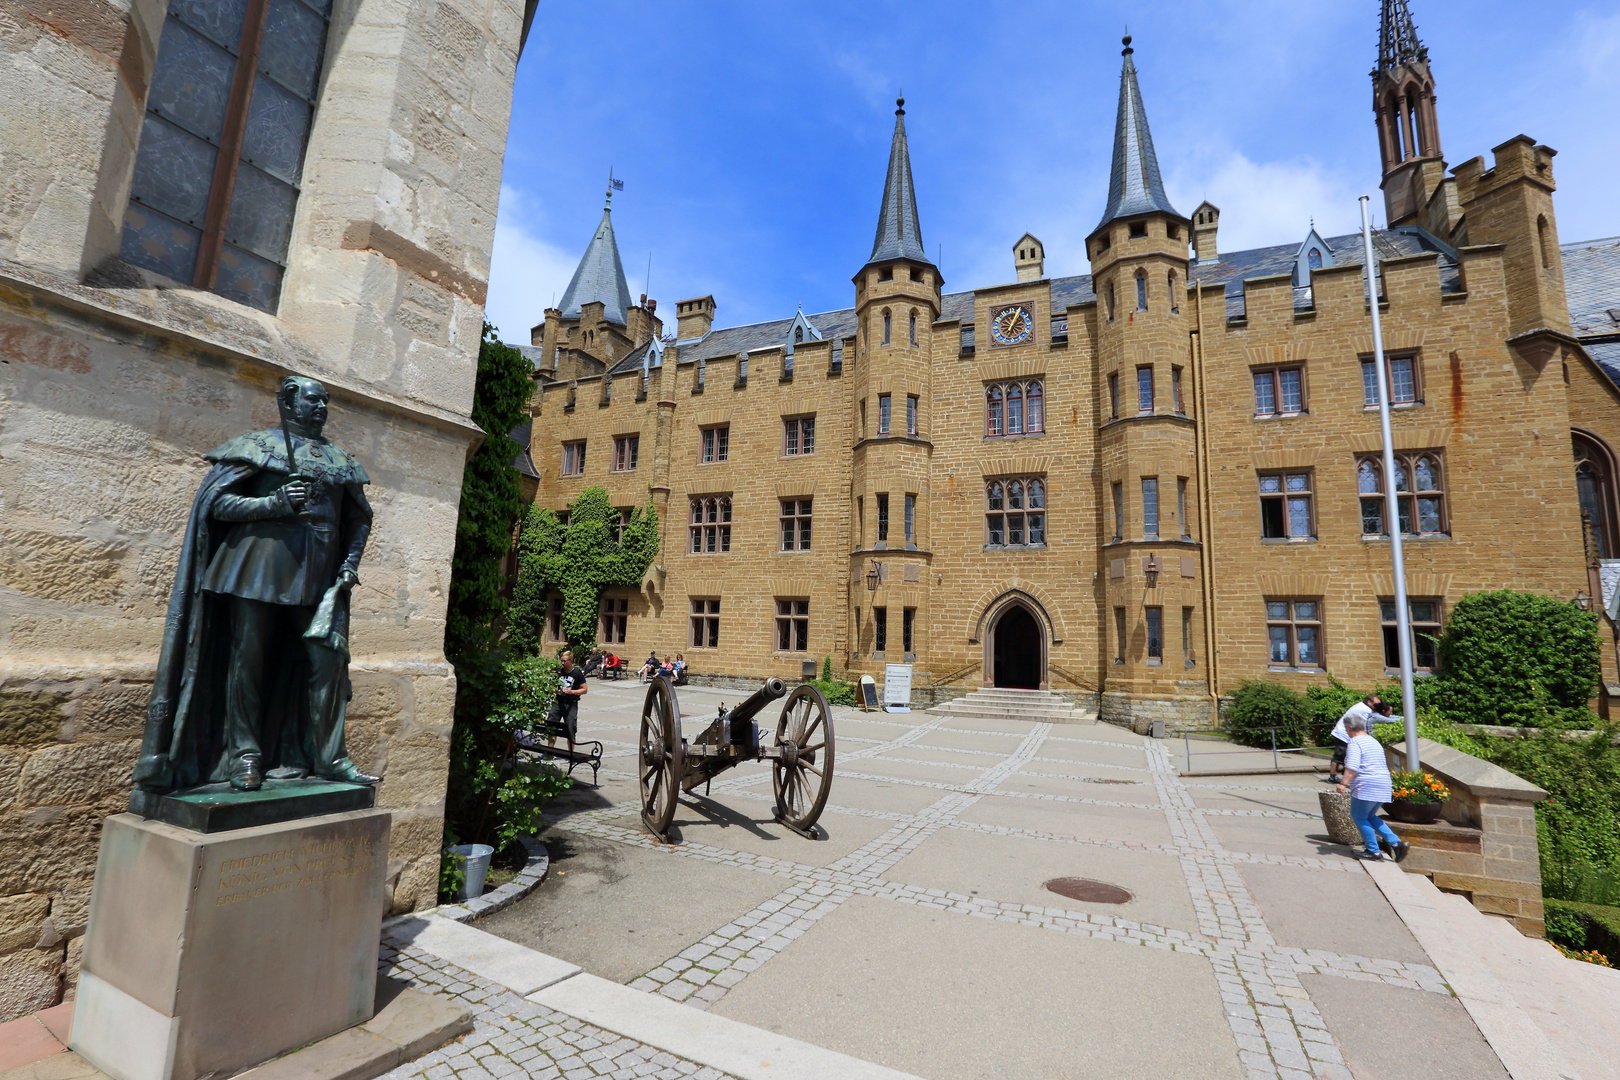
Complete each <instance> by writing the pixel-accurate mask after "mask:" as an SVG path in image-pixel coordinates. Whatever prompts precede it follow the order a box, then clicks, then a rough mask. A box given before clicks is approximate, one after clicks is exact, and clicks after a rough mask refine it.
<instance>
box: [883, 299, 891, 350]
mask: <svg viewBox="0 0 1620 1080" xmlns="http://www.w3.org/2000/svg"><path fill="white" fill-rule="evenodd" d="M890 321H891V320H890V318H889V309H888V308H884V309H883V344H885V345H887V344H888V343H889V325H890Z"/></svg>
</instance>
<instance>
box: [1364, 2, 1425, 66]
mask: <svg viewBox="0 0 1620 1080" xmlns="http://www.w3.org/2000/svg"><path fill="white" fill-rule="evenodd" d="M1428 58H1429V50H1428V49H1426V48H1424V47H1423V42H1421V41H1419V40H1418V36H1417V26H1416V25H1415V24H1414V23H1413V22H1412V13H1411V12H1410V11H1408V10H1407V8H1406V0H1384V15H1383V18H1382V19H1381V20H1379V23H1378V67H1377V69H1376V70H1374V72H1373V78H1375V79H1376V78H1377V77H1378V76H1379V75H1380V74H1383V73H1388V72H1390V71H1393V70H1395V69H1396V68H1399V67H1406V66H1407V65H1409V64H1413V63H1416V62H1417V61H1419V60H1427V59H1428Z"/></svg>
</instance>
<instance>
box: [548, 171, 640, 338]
mask: <svg viewBox="0 0 1620 1080" xmlns="http://www.w3.org/2000/svg"><path fill="white" fill-rule="evenodd" d="M612 198H613V189H612V188H611V187H610V188H609V189H608V199H609V200H610V202H609V205H608V206H606V207H604V208H603V210H602V222H601V224H599V225H598V226H597V227H596V235H595V236H593V237H591V243H590V246H589V247H587V248H586V249H585V255H584V257H582V258H581V259H580V260H579V266H578V268H576V269H575V270H574V276H573V277H572V278H571V279H570V280H569V282H568V288H566V289H564V290H563V295H562V302H561V303H560V304H558V305H557V306H558V308H560V309H561V311H562V317H563V318H565V319H577V318H579V317H580V311H581V309H582V308H583V307H584V306H585V305H586V304H589V303H591V302H592V301H595V300H600V301H601V302H602V317H603V318H604V319H606V320H607V321H608V322H610V323H613V324H614V325H615V326H627V325H629V318H630V314H629V313H630V285H629V283H628V282H627V281H625V278H624V263H623V262H622V261H621V260H620V259H619V243H618V241H617V240H616V239H614V236H613V208H612V204H611V199H612Z"/></svg>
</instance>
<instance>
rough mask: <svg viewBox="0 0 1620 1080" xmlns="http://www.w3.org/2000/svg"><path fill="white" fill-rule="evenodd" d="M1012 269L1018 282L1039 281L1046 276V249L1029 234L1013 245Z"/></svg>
mask: <svg viewBox="0 0 1620 1080" xmlns="http://www.w3.org/2000/svg"><path fill="white" fill-rule="evenodd" d="M1013 269H1014V270H1015V271H1016V272H1017V274H1018V280H1019V281H1039V280H1040V279H1041V278H1042V277H1044V276H1045V274H1046V249H1045V248H1044V247H1042V246H1041V242H1040V241H1039V240H1037V239H1035V237H1034V235H1033V234H1031V233H1025V234H1024V235H1023V236H1020V237H1019V238H1018V243H1016V244H1014V245H1013Z"/></svg>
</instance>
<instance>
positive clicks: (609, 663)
mask: <svg viewBox="0 0 1620 1080" xmlns="http://www.w3.org/2000/svg"><path fill="white" fill-rule="evenodd" d="M623 674H624V661H623V660H621V659H619V657H618V654H617V653H608V654H607V658H606V659H604V660H603V661H602V671H601V675H600V677H601V678H604V679H608V678H612V679H617V678H618V677H619V676H620V675H623Z"/></svg>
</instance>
